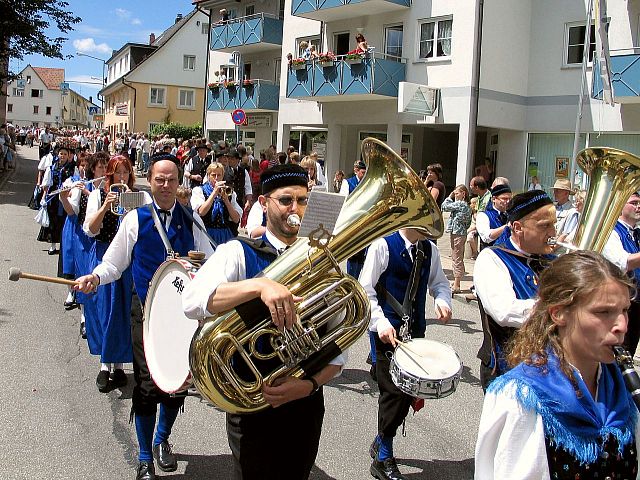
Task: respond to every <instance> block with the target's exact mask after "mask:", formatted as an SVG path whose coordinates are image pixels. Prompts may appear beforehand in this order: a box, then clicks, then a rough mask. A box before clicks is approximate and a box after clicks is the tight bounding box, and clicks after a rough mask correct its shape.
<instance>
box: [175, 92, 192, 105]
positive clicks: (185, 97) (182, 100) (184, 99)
mask: <svg viewBox="0 0 640 480" xmlns="http://www.w3.org/2000/svg"><path fill="white" fill-rule="evenodd" d="M194 107H195V91H194V90H180V92H179V93H178V108H194Z"/></svg>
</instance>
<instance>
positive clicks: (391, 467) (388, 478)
mask: <svg viewBox="0 0 640 480" xmlns="http://www.w3.org/2000/svg"><path fill="white" fill-rule="evenodd" d="M369 472H370V473H371V475H372V476H373V477H374V478H377V479H379V480H407V479H406V477H404V476H403V475H402V474H401V473H400V470H398V465H396V459H395V458H393V457H391V458H387V459H386V460H383V461H382V462H379V461H377V460H374V461H373V463H372V464H371V468H369Z"/></svg>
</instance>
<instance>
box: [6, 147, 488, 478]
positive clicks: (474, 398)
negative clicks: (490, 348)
mask: <svg viewBox="0 0 640 480" xmlns="http://www.w3.org/2000/svg"><path fill="white" fill-rule="evenodd" d="M18 148H19V149H20V150H19V154H20V156H21V158H20V159H19V164H18V168H17V170H16V171H14V172H10V173H9V174H7V173H5V174H4V176H2V177H0V225H2V227H0V228H1V231H2V234H1V235H0V238H1V241H0V259H1V261H2V265H3V266H4V271H5V272H6V271H8V269H9V267H12V266H15V267H19V268H20V269H22V271H24V272H31V273H38V274H44V275H55V272H56V261H57V257H51V256H48V255H47V253H46V249H47V245H46V244H44V243H39V242H37V241H36V236H37V234H38V230H39V227H38V225H36V223H35V222H34V221H33V217H34V216H35V213H36V212H35V211H33V210H30V209H28V208H27V207H26V204H27V202H28V200H29V197H30V195H31V193H32V189H33V183H34V179H35V175H36V165H37V159H36V157H37V147H34V148H33V149H31V150H30V149H28V147H24V148H22V147H18ZM65 296H66V288H65V287H64V286H60V285H55V284H51V283H42V282H35V281H28V280H21V281H19V282H17V283H15V282H9V281H8V280H7V275H6V273H2V274H1V275H0V344H1V345H2V347H1V350H0V351H1V352H2V353H1V358H2V363H1V366H0V405H2V407H1V408H0V425H1V430H2V435H0V479H34V478H47V479H79V478H99V479H121V478H135V467H136V465H137V446H136V441H135V430H134V428H133V425H130V424H129V411H130V408H131V383H132V382H133V375H132V371H131V366H130V365H128V366H127V367H128V368H127V370H126V371H127V373H128V376H129V381H130V384H129V385H128V386H127V387H124V388H123V389H116V390H113V391H111V392H109V393H107V394H102V393H99V392H98V390H97V389H96V386H95V377H96V375H97V373H98V368H99V360H98V359H97V358H96V357H92V356H91V355H90V354H89V352H88V349H87V345H86V341H85V340H82V339H81V338H80V336H79V332H78V329H79V314H78V313H77V310H76V311H72V312H65V310H64V308H63V305H62V304H63V302H64V299H65ZM427 337H428V338H432V339H435V340H439V341H442V342H445V343H448V344H450V345H451V346H453V347H454V348H455V350H456V351H457V352H458V354H459V356H460V358H461V359H462V361H463V363H464V370H463V375H462V379H461V383H460V385H459V387H458V390H457V391H456V392H455V393H454V394H453V395H451V396H450V397H448V398H444V399H440V400H431V401H427V402H426V406H425V408H424V409H423V410H421V411H420V412H419V413H417V414H416V415H411V414H410V415H409V417H408V418H407V421H406V437H403V436H402V435H401V434H400V433H399V435H398V437H397V438H396V441H395V453H396V456H397V458H398V463H399V465H400V469H401V470H402V472H403V473H405V475H406V477H407V478H408V479H411V480H418V479H451V480H453V479H456V480H458V479H471V478H473V452H474V445H475V439H476V434H477V429H478V422H479V417H480V411H481V408H482V390H481V388H480V385H479V380H478V361H477V360H476V358H475V353H476V351H477V349H478V346H479V345H480V342H481V339H482V332H481V327H480V323H479V314H478V311H477V306H476V305H475V304H470V305H467V304H466V303H463V302H460V301H455V302H454V319H453V320H452V321H451V322H450V323H449V324H448V325H445V326H443V325H438V324H430V325H429V326H428V328H427ZM367 350H368V340H367V339H366V338H362V339H361V340H359V341H358V342H357V343H356V344H355V345H354V346H353V348H352V349H351V350H350V352H349V363H348V365H347V368H346V369H345V372H344V374H343V375H342V376H341V377H339V378H337V379H335V380H334V381H333V382H331V384H330V385H328V386H327V387H325V399H326V400H325V401H326V416H325V420H324V428H323V433H322V439H321V443H320V452H319V454H318V458H317V461H316V466H315V467H314V470H313V473H312V475H311V478H312V479H313V480H329V479H337V480H356V479H358V480H360V479H366V478H371V477H370V475H369V464H370V458H369V456H368V447H369V444H370V443H371V440H372V438H373V437H374V435H375V433H376V414H377V397H378V394H377V389H376V387H375V385H374V383H373V382H372V381H371V379H370V378H369V373H368V365H366V364H365V358H366V356H367ZM185 407H186V408H185V413H184V414H183V415H180V417H179V418H178V421H177V422H176V425H175V428H174V433H173V434H172V436H171V442H172V443H173V445H174V451H175V452H176V453H177V454H178V460H179V468H178V471H177V472H173V473H170V474H162V473H160V474H159V476H161V477H163V478H176V479H179V478H184V479H208V480H217V479H228V478H230V473H229V472H230V466H231V457H230V452H229V447H228V445H227V441H226V435H225V430H224V415H223V413H221V412H220V411H218V410H216V409H215V408H213V407H211V406H209V405H207V404H206V403H205V402H204V401H201V400H200V399H198V398H195V397H190V398H188V399H187V401H186V404H185ZM265 441H268V432H265ZM286 464H287V452H282V465H283V469H286Z"/></svg>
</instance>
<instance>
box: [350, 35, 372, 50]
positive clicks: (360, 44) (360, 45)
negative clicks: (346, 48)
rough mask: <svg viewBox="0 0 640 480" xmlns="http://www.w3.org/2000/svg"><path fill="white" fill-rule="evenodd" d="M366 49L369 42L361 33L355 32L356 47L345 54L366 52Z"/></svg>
mask: <svg viewBox="0 0 640 480" xmlns="http://www.w3.org/2000/svg"><path fill="white" fill-rule="evenodd" d="M368 50H369V44H368V43H367V41H366V40H365V38H364V35H362V34H361V33H356V48H355V49H354V50H351V51H350V52H347V54H350V53H367V51H368Z"/></svg>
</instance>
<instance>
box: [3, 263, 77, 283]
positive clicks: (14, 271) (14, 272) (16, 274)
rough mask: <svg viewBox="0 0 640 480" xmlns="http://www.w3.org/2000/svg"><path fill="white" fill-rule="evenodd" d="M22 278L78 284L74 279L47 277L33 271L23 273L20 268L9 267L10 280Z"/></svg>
mask: <svg viewBox="0 0 640 480" xmlns="http://www.w3.org/2000/svg"><path fill="white" fill-rule="evenodd" d="M21 278H26V279H29V280H38V281H40V282H49V283H59V284H61V285H72V286H73V285H77V282H75V281H74V280H67V279H66V278H58V277H47V276H45V275H35V274H33V273H23V272H22V271H21V270H20V269H19V268H16V267H11V268H10V269H9V280H11V281H12V282H17V281H18V280H20V279H21Z"/></svg>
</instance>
